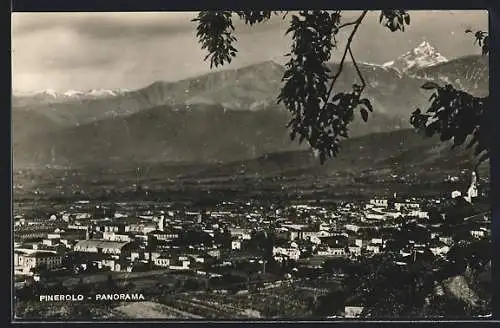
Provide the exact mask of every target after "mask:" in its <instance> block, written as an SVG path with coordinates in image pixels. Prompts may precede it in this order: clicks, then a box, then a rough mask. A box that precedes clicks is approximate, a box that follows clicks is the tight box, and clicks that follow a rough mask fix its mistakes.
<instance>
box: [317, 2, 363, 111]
mask: <svg viewBox="0 0 500 328" xmlns="http://www.w3.org/2000/svg"><path fill="white" fill-rule="evenodd" d="M367 13H368V10H364V11H363V13H362V14H361V15H360V16H359V17H358V19H356V20H355V21H354V22H350V23H346V24H347V25H346V24H343V25H345V26H348V25H351V23H353V25H354V28H353V29H352V32H351V34H350V35H349V37H348V38H347V45H346V47H345V49H344V54H343V55H342V59H341V60H340V64H339V69H338V71H337V73H336V74H335V76H333V79H332V82H331V84H330V88H329V89H328V93H327V94H326V97H325V103H324V104H323V109H325V107H326V104H327V103H328V99H330V96H331V94H332V91H333V86H334V85H335V82H336V81H337V79H338V78H339V76H340V74H341V73H342V69H343V68H344V61H345V58H346V56H347V52H348V51H349V49H350V47H351V42H352V40H353V38H354V35H355V34H356V32H357V31H358V27H359V25H360V24H361V22H362V21H363V18H365V16H366V14H367ZM341 26H342V25H341Z"/></svg>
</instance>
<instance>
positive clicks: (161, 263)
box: [154, 256, 170, 268]
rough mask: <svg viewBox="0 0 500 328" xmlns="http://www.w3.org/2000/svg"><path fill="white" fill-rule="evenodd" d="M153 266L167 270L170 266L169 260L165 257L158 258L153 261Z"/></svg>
mask: <svg viewBox="0 0 500 328" xmlns="http://www.w3.org/2000/svg"><path fill="white" fill-rule="evenodd" d="M154 264H155V266H158V267H162V268H168V267H169V266H170V259H169V258H168V257H166V256H160V257H158V258H156V259H155V260H154Z"/></svg>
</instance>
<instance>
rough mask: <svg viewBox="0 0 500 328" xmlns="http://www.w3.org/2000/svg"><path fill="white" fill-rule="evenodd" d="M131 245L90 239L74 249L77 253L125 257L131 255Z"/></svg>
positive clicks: (81, 242)
mask: <svg viewBox="0 0 500 328" xmlns="http://www.w3.org/2000/svg"><path fill="white" fill-rule="evenodd" d="M131 245H132V244H131V243H129V242H117V241H109V240H101V239H89V240H81V241H79V242H78V243H77V244H76V245H75V246H74V248H73V250H74V251H75V252H82V253H97V254H113V255H125V254H127V253H129V254H128V255H130V253H131V252H130V248H131Z"/></svg>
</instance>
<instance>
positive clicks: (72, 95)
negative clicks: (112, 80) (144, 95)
mask: <svg viewBox="0 0 500 328" xmlns="http://www.w3.org/2000/svg"><path fill="white" fill-rule="evenodd" d="M128 91H129V90H127V89H92V90H87V91H81V90H74V89H71V90H68V91H65V92H58V91H56V90H53V89H47V90H41V91H34V92H22V91H17V90H14V91H13V94H14V96H18V97H43V98H49V99H61V100H65V99H83V98H100V97H114V96H118V95H120V94H123V93H126V92H128Z"/></svg>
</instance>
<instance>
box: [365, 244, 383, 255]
mask: <svg viewBox="0 0 500 328" xmlns="http://www.w3.org/2000/svg"><path fill="white" fill-rule="evenodd" d="M380 248H381V247H380V245H376V244H372V243H370V244H368V245H367V246H366V250H367V251H368V252H370V253H373V254H378V253H380Z"/></svg>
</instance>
